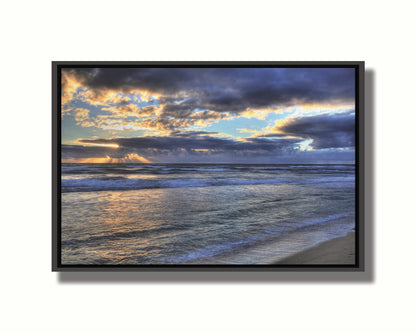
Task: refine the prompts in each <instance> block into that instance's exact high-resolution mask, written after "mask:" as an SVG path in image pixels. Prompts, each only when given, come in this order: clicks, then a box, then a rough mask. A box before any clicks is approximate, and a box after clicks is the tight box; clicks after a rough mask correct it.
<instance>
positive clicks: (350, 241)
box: [273, 232, 355, 265]
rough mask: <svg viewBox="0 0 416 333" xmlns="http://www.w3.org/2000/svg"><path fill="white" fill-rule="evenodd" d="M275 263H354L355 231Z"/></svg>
mask: <svg viewBox="0 0 416 333" xmlns="http://www.w3.org/2000/svg"><path fill="white" fill-rule="evenodd" d="M273 264H274V265H305V264H306V265H308V264H311V265H331V264H338V265H354V264H355V232H350V233H348V234H347V235H346V236H343V237H338V238H334V239H330V240H328V241H325V242H322V243H319V244H318V245H315V246H313V247H311V248H308V249H306V250H303V251H301V252H298V253H295V254H293V255H290V256H288V257H286V258H283V259H281V260H278V261H276V262H273Z"/></svg>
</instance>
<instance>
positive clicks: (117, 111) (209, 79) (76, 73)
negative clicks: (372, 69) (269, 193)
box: [61, 68, 355, 164]
mask: <svg viewBox="0 0 416 333" xmlns="http://www.w3.org/2000/svg"><path fill="white" fill-rule="evenodd" d="M61 78H62V85H61V86H62V88H61V115H62V117H61V124H62V126H61V132H62V162H67V163H259V164H263V163H319V164H320V163H354V162H355V69H354V68H62V69H61Z"/></svg>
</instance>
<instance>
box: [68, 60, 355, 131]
mask: <svg viewBox="0 0 416 333" xmlns="http://www.w3.org/2000/svg"><path fill="white" fill-rule="evenodd" d="M62 71H63V75H62V80H63V83H62V87H63V99H62V101H63V104H64V106H66V105H68V104H70V103H71V101H73V100H76V99H78V100H82V101H84V102H86V103H89V104H90V105H100V106H105V107H107V108H106V109H103V110H109V111H112V112H113V113H117V114H119V115H120V116H126V114H127V115H129V116H135V117H139V118H143V117H151V116H159V118H157V119H156V120H155V119H152V120H150V119H148V120H147V121H146V122H145V123H144V124H145V125H146V126H149V125H151V126H152V128H165V129H166V128H167V127H170V128H172V129H173V128H175V126H176V125H178V127H183V126H192V125H194V124H195V122H196V123H197V125H198V124H199V125H200V126H204V125H206V124H209V123H211V122H214V121H218V120H221V119H231V118H233V117H235V116H244V117H248V118H251V117H256V118H259V119H265V117H266V116H267V114H268V113H270V112H282V108H287V107H292V106H294V105H303V104H308V105H319V104H326V105H329V106H333V105H341V104H342V105H350V106H351V105H353V104H354V96H355V83H354V82H355V72H354V69H353V68H93V69H88V68H87V69H81V68H78V69H75V68H74V69H63V70H62ZM127 95H134V96H136V97H135V101H134V103H140V102H143V101H146V102H148V103H153V104H154V105H149V106H147V107H148V109H144V108H139V107H138V104H134V103H133V102H132V101H131V97H129V96H127ZM156 102H157V104H158V105H156V104H155V103H156ZM129 103H130V104H129ZM140 111H141V112H140ZM190 118H194V119H193V120H189V119H190ZM169 119H188V120H189V122H188V124H187V123H185V122H174V121H172V124H171V125H169V126H168V125H167V120H169ZM202 120H204V121H202Z"/></svg>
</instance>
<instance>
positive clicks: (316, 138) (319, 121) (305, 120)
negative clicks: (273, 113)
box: [259, 112, 355, 149]
mask: <svg viewBox="0 0 416 333" xmlns="http://www.w3.org/2000/svg"><path fill="white" fill-rule="evenodd" d="M268 131H269V133H265V134H260V135H259V136H261V137H274V136H282V135H286V136H294V137H298V138H303V139H312V140H313V141H312V143H311V144H310V146H312V147H313V148H315V149H328V148H354V147H355V114H354V113H353V112H349V113H340V114H321V115H316V116H307V117H298V118H286V119H282V120H277V121H276V123H275V126H273V127H269V128H268Z"/></svg>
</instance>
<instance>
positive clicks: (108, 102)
mask: <svg viewBox="0 0 416 333" xmlns="http://www.w3.org/2000/svg"><path fill="white" fill-rule="evenodd" d="M52 74H53V80H52V96H53V100H52V104H53V105H52V116H53V175H52V176H53V197H52V198H53V221H52V222H53V225H52V227H53V229H52V230H53V237H52V270H53V271H84V270H85V271H89V270H93V271H106V270H116V271H117V270H123V271H128V270H133V271H135V270H136V271H139V270H282V271H288V270H289V271H302V270H305V271H311V270H312V271H318V270H327V271H331V270H343V271H362V270H364V260H363V258H364V253H363V250H364V225H363V223H364V221H363V219H362V217H363V208H364V207H363V200H364V198H363V186H364V185H363V184H364V181H363V170H364V169H363V156H364V155H363V154H364V151H363V147H364V145H363V131H364V126H363V118H364V117H363V111H364V110H363V106H364V99H363V98H364V62H59V61H58V62H53V63H52Z"/></svg>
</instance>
